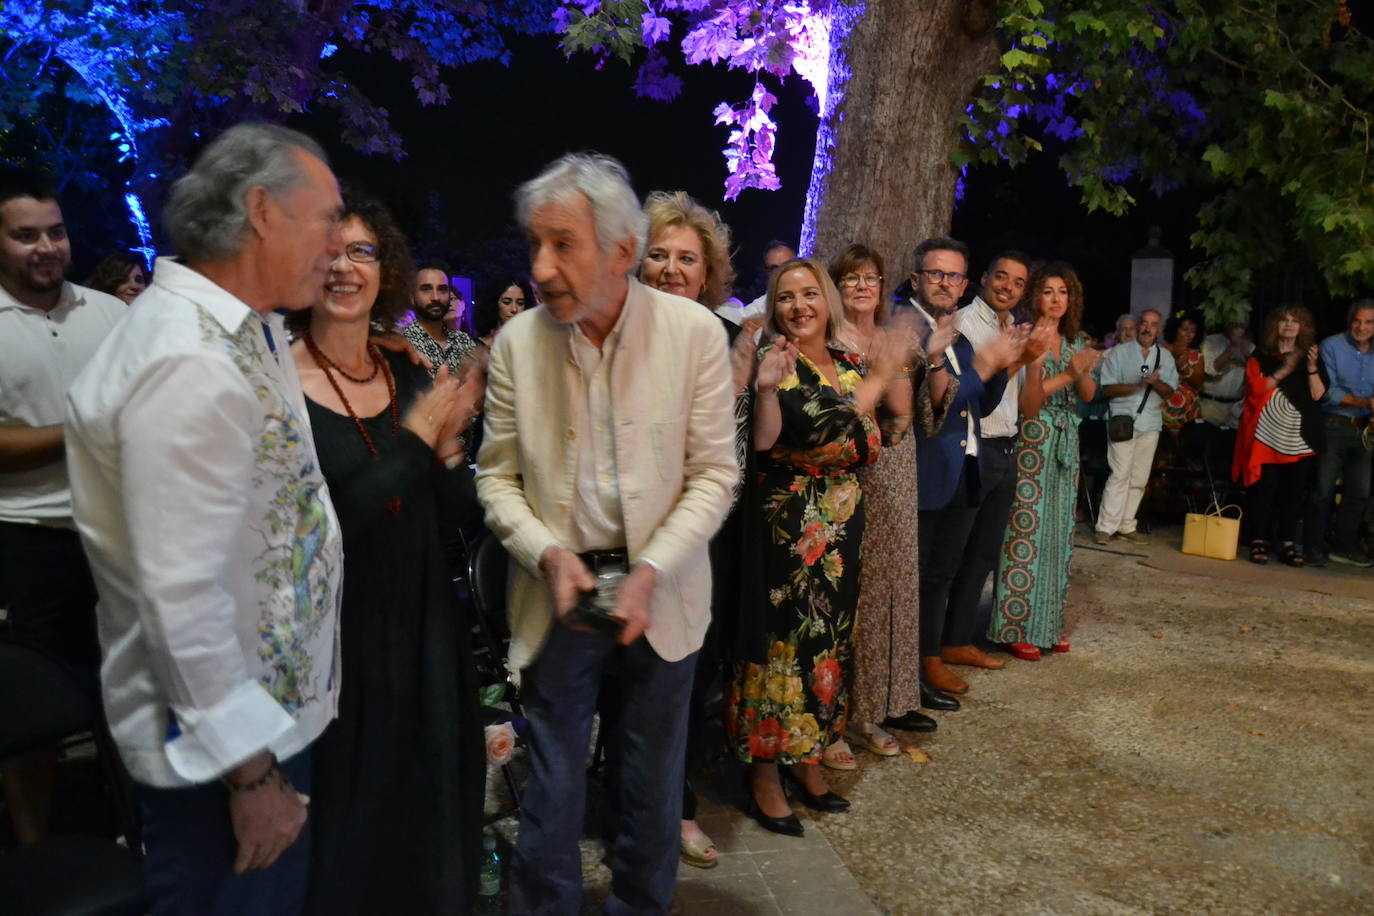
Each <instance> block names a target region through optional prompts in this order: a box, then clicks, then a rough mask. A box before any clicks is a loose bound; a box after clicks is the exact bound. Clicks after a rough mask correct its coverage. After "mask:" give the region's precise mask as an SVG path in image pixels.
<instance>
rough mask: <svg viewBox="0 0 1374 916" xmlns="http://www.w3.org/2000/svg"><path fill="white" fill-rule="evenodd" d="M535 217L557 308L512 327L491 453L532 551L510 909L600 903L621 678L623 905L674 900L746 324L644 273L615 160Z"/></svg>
mask: <svg viewBox="0 0 1374 916" xmlns="http://www.w3.org/2000/svg"><path fill="white" fill-rule="evenodd" d="M516 208H517V215H518V217H519V220H520V223H521V224H522V225H523V226H524V228H525V233H526V236H527V237H528V239H529V243H530V259H531V275H532V277H533V279H534V282H535V283H536V284H538V288H539V298H540V300H541V302H542V303H543V305H541V306H540V307H539V308H535V309H531V310H527V311H525V312H523V313H521V314H520V315H517V316H516V317H515V318H513V319H511V321H510V322H509V323H508V324H507V325H506V326H505V327H504V328H503V329H502V331H501V334H500V336H498V337H497V338H496V345H495V349H494V352H493V354H492V357H491V367H490V374H489V377H488V382H487V402H486V429H485V434H484V439H483V445H482V451H481V453H480V455H479V456H478V461H477V465H478V469H479V470H478V474H477V492H478V497H479V499H481V501H482V504H483V505H484V506H485V508H486V513H487V524H488V526H489V527H490V528H491V530H492V531H493V532H494V533H495V534H496V536H497V537H499V538H500V539H501V543H502V544H504V545H505V547H506V549H507V550H508V551H509V552H510V554H511V556H512V558H513V560H514V563H513V567H512V572H513V578H514V581H513V585H512V592H511V600H510V609H511V611H510V612H511V634H512V637H511V647H510V664H511V668H512V669H514V670H517V671H519V672H520V675H521V681H522V695H523V699H524V704H525V711H526V714H527V715H528V717H529V721H530V729H531V740H530V763H531V773H530V781H529V787H528V789H527V790H526V793H525V796H524V799H523V800H522V819H521V824H520V838H519V842H518V845H517V847H516V850H515V855H514V860H513V863H512V870H511V894H510V909H511V912H513V913H550V914H553V913H575V912H577V911H578V910H579V908H580V899H581V890H582V876H581V859H580V856H579V854H578V847H577V843H578V838H579V837H580V836H581V831H582V818H583V808H584V804H585V776H584V769H585V762H586V755H587V746H588V739H589V736H590V733H591V724H592V714H593V712H594V711H595V709H596V704H597V693H598V685H599V684H600V682H601V678H602V674H603V672H606V671H610V670H614V671H615V672H616V673H617V683H618V685H619V688H620V689H619V691H618V695H617V696H616V697H614V698H610V699H611V701H612V702H614V703H615V704H617V705H618V707H619V708H618V709H617V710H616V713H617V714H616V715H615V716H614V720H615V723H616V724H615V725H614V726H613V733H612V734H611V735H609V736H608V737H609V740H610V742H611V744H612V747H613V748H615V749H616V751H615V753H616V759H617V760H618V763H619V775H620V778H619V779H618V781H617V782H618V789H619V797H618V798H616V799H614V800H613V803H614V804H615V806H616V808H617V810H618V813H619V816H620V830H619V833H618V835H617V838H616V843H615V848H614V850H613V853H612V855H613V865H612V871H613V876H614V877H613V881H612V885H611V893H610V897H609V898H608V899H607V901H606V912H608V913H664V912H666V911H667V909H668V906H669V905H670V904H671V903H672V899H673V888H674V885H675V882H676V877H677V862H678V843H679V840H678V829H679V820H678V819H679V815H680V813H681V810H682V780H683V759H684V753H683V745H684V742H685V740H686V731H687V707H688V697H689V694H690V691H691V686H692V676H693V669H694V667H695V662H696V653H697V651H698V650H699V649H700V647H701V643H702V639H703V637H704V635H705V633H706V627H707V625H708V624H709V622H710V601H711V571H710V566H709V563H708V561H707V552H706V549H707V543H708V542H709V541H710V538H711V535H712V534H714V533H715V531H716V528H717V527H718V526H719V525H720V523H721V520H722V519H723V518H724V517H725V513H726V511H727V510H728V509H729V506H730V500H731V488H732V487H733V486H734V484H735V482H736V478H737V476H738V470H737V468H736V464H735V457H734V451H733V441H734V430H735V424H734V417H733V413H732V405H733V400H734V398H733V392H732V390H731V389H732V376H731V372H730V366H729V360H728V357H727V355H726V344H725V334H724V333H723V332H722V329H721V327H720V322H719V321H718V320H717V319H716V318H715V317H714V316H713V315H711V313H710V312H709V311H707V310H706V309H703V308H701V307H700V306H699V305H697V304H696V303H694V302H690V301H688V300H686V299H683V298H680V297H678V296H672V295H668V294H666V293H661V292H659V291H657V290H654V289H650V288H649V287H647V286H643V285H641V284H640V283H639V282H638V281H637V280H635V279H633V278H632V277H631V276H630V274H631V272H632V271H633V270H634V269H635V267H636V266H637V265H638V264H639V261H640V254H641V252H642V250H643V248H644V242H645V240H644V235H645V231H646V218H645V216H644V214H643V212H642V211H641V210H640V207H639V201H638V200H637V199H636V198H635V195H634V191H633V190H632V189H631V187H630V184H629V180H628V177H627V176H626V174H625V172H624V169H623V168H622V167H621V166H620V164H619V163H618V162H616V161H615V160H613V159H610V158H608V157H605V156H599V155H568V156H564V157H563V158H562V159H559V160H558V161H556V162H554V163H553V164H552V165H550V166H549V167H548V168H546V169H545V170H544V172H542V173H541V174H540V175H539V176H538V177H537V178H535V179H533V180H532V181H530V182H528V183H526V184H524V185H522V186H521V187H520V189H519V190H518V191H517V193H516ZM617 580H618V589H617V588H616V587H615V583H616V582H617Z"/></svg>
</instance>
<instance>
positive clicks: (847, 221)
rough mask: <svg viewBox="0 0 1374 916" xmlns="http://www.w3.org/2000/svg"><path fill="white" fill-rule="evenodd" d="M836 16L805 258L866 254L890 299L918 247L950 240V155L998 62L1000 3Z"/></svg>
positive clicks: (920, 0)
mask: <svg viewBox="0 0 1374 916" xmlns="http://www.w3.org/2000/svg"><path fill="white" fill-rule="evenodd" d="M836 6H837V7H838V8H837V10H836V12H835V18H834V20H833V22H832V32H831V52H830V81H829V87H828V89H829V91H828V93H827V97H826V98H824V99H823V103H822V109H821V121H820V127H819V129H818V130H817V134H816V158H815V164H814V165H813V168H812V173H811V187H810V190H809V191H808V192H807V204H806V219H805V223H806V225H805V226H804V228H803V230H802V249H803V251H805V252H808V253H810V252H815V253H816V254H817V255H818V256H820V257H821V258H822V259H826V260H828V259H829V258H831V257H834V256H835V255H836V254H838V253H839V252H840V251H841V250H842V249H843V248H844V247H845V246H846V245H848V244H850V243H851V242H861V243H863V244H865V245H868V246H870V247H872V248H874V249H876V250H877V251H878V252H879V253H880V254H881V255H882V256H883V259H884V260H885V261H886V262H887V263H886V267H885V272H886V275H887V278H888V279H887V288H888V289H889V290H891V289H892V288H893V287H895V286H896V285H897V283H899V282H900V281H901V279H903V278H905V277H906V275H907V274H908V273H909V272H910V271H911V270H912V267H913V265H912V262H911V255H912V249H913V248H915V246H916V245H917V243H919V242H920V241H921V240H923V239H926V238H929V237H931V236H934V235H943V234H945V233H946V232H948V231H949V225H950V219H951V216H952V215H953V212H954V190H955V183H956V182H957V180H958V177H959V175H958V170H957V169H956V168H955V167H954V166H953V165H952V164H951V163H950V160H949V156H950V153H951V152H952V151H953V150H955V149H956V148H957V147H958V144H959V140H960V137H959V128H958V124H957V122H958V118H959V117H960V116H961V115H962V114H963V111H964V107H965V106H966V105H967V104H968V101H969V98H970V96H971V94H972V92H973V90H974V89H975V87H976V83H977V80H978V78H979V77H981V76H983V75H984V74H987V73H991V72H993V68H995V66H996V63H997V53H998V43H997V36H996V33H995V31H994V30H993V23H994V16H993V11H994V7H995V4H994V3H991V2H989V0H869V2H868V3H867V11H866V12H864V13H863V14H862V16H861V18H858V19H857V20H856V21H852V22H846V20H845V15H846V6H845V5H841V4H836ZM849 18H850V19H853V18H854V14H853V13H852V11H851V12H850V17H849ZM851 24H852V28H849V27H848V26H850V25H851ZM846 32H847V34H845V33H846Z"/></svg>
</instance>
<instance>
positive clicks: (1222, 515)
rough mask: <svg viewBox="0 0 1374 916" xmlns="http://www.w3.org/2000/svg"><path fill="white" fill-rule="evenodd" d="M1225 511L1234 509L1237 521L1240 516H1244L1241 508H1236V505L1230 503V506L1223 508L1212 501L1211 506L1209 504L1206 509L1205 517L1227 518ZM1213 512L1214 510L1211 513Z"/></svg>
mask: <svg viewBox="0 0 1374 916" xmlns="http://www.w3.org/2000/svg"><path fill="white" fill-rule="evenodd" d="M1227 509H1235V510H1236V518H1237V519H1240V518H1241V517H1242V516H1244V515H1245V512H1244V510H1242V509H1241V507H1240V506H1238V505H1236V504H1235V503H1231V504H1230V505H1227V506H1223V505H1220V504H1219V503H1217V502H1216V501H1215V500H1213V501H1212V504H1211V505H1210V506H1208V507H1207V515H1208V516H1210V517H1212V518H1218V517H1220V518H1226V517H1227V515H1226V510H1227ZM1213 510H1215V511H1213Z"/></svg>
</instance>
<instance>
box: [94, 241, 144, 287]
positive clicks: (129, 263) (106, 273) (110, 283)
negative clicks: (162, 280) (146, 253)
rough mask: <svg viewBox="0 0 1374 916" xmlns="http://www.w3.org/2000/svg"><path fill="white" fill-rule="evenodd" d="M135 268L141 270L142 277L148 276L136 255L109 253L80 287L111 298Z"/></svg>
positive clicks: (119, 252)
mask: <svg viewBox="0 0 1374 916" xmlns="http://www.w3.org/2000/svg"><path fill="white" fill-rule="evenodd" d="M135 267H138V268H142V270H143V275H144V277H147V276H148V268H147V267H144V266H143V258H142V257H141V256H139V255H138V254H137V253H135V252H132V251H115V252H111V253H110V254H107V255H106V256H105V258H104V260H102V261H101V262H100V263H99V264H97V265H95V270H94V271H92V272H91V275H90V277H88V278H87V280H86V282H85V283H83V284H81V285H82V286H89V287H90V288H91V289H94V290H99V291H100V292H102V293H109V294H110V295H111V296H113V295H114V294H115V290H117V289H119V288H120V287H121V286H123V285H124V281H125V280H128V279H129V274H130V273H131V272H132V271H133V269H134V268H135Z"/></svg>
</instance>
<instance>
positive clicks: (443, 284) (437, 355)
mask: <svg viewBox="0 0 1374 916" xmlns="http://www.w3.org/2000/svg"><path fill="white" fill-rule="evenodd" d="M411 302H412V303H413V304H414V306H415V320H414V321H413V322H411V323H410V324H408V325H406V326H405V327H404V328H402V329H401V333H402V334H403V335H404V336H405V338H406V340H408V341H410V342H411V344H412V345H413V346H414V347H415V349H416V350H417V351H419V353H420V355H421V356H423V357H424V358H425V359H427V360H429V366H430V369H429V371H430V374H431V375H434V374H436V373H437V372H438V371H439V367H440V366H448V371H449V375H450V377H452V378H461V377H462V371H461V366H462V363H463V360H464V358H466V357H467V355H468V354H469V353H471V352H472V351H473V350H475V349H476V348H477V344H476V343H475V342H474V341H473V339H472V338H471V337H469V336H468V335H467V334H465V333H463V332H462V331H460V330H458V328H457V327H449V326H448V324H447V323H445V321H444V316H445V315H446V314H448V310H449V308H450V306H452V305H453V286H452V284H451V283H450V282H449V274H448V268H446V267H444V266H443V265H442V264H437V263H434V262H430V263H427V264H422V265H421V266H420V269H419V270H417V271H415V288H414V292H413V296H412V299H411ZM459 317H460V318H461V317H462V316H461V313H459Z"/></svg>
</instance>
